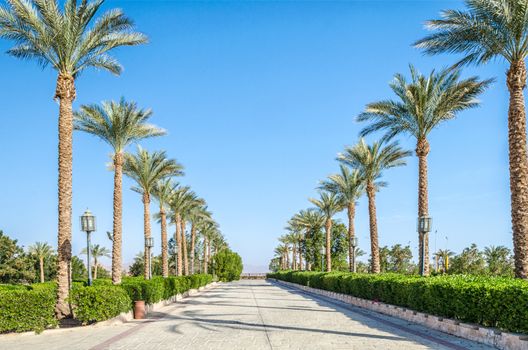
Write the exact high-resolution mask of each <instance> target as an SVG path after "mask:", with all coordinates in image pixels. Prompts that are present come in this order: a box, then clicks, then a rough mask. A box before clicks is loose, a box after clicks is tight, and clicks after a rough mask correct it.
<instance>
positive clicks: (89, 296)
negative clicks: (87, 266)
mask: <svg viewBox="0 0 528 350" xmlns="http://www.w3.org/2000/svg"><path fill="white" fill-rule="evenodd" d="M69 300H70V302H71V304H72V307H73V315H74V317H75V318H76V319H78V320H79V321H81V322H82V323H83V324H87V323H92V322H97V321H104V320H108V319H110V318H112V317H116V316H118V315H119V314H120V313H122V312H127V311H130V310H131V309H132V300H130V297H129V296H128V294H127V293H126V291H125V290H124V289H123V288H121V287H119V286H105V285H100V286H91V287H79V288H75V289H72V291H71V293H70V298H69Z"/></svg>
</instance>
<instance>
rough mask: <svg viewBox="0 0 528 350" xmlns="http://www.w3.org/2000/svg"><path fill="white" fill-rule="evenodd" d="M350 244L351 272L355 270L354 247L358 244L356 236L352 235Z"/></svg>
mask: <svg viewBox="0 0 528 350" xmlns="http://www.w3.org/2000/svg"><path fill="white" fill-rule="evenodd" d="M350 244H351V245H352V272H356V247H357V246H358V245H359V244H358V238H357V237H356V236H354V237H352V240H351V242H350Z"/></svg>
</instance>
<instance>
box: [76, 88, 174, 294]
mask: <svg viewBox="0 0 528 350" xmlns="http://www.w3.org/2000/svg"><path fill="white" fill-rule="evenodd" d="M151 116H152V112H151V111H150V110H145V109H139V108H138V107H137V104H136V103H135V102H126V101H125V99H124V98H121V100H120V101H119V102H115V101H105V102H102V103H101V105H96V104H92V105H83V106H81V108H80V110H79V111H78V112H76V113H75V114H74V128H75V129H76V130H80V131H84V132H87V133H89V134H92V135H94V136H97V137H98V138H99V139H101V140H103V141H104V142H106V143H107V144H108V145H110V147H112V151H113V154H112V160H113V170H114V203H113V204H114V218H113V234H112V241H113V244H112V282H113V283H114V284H119V283H121V270H122V232H123V231H122V230H123V224H122V220H123V219H122V218H123V212H122V208H123V189H122V187H123V185H122V183H123V162H124V152H125V150H126V148H127V147H128V146H129V145H130V144H131V143H133V142H137V141H139V140H142V139H146V138H149V137H153V136H161V135H164V134H165V131H164V130H162V129H160V128H158V127H156V126H154V125H150V124H147V121H148V119H149V118H150V117H151Z"/></svg>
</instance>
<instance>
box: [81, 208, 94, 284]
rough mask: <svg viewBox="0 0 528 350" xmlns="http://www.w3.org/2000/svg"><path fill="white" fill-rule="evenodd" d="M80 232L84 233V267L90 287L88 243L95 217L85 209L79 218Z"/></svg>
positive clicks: (90, 269) (89, 249)
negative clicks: (86, 269) (86, 268)
mask: <svg viewBox="0 0 528 350" xmlns="http://www.w3.org/2000/svg"><path fill="white" fill-rule="evenodd" d="M81 231H83V232H86V265H87V266H88V285H89V286H91V285H92V262H91V261H90V251H91V249H92V247H91V242H90V233H92V232H94V231H95V216H93V214H92V213H91V212H90V210H88V209H86V211H85V212H84V214H83V215H82V216H81Z"/></svg>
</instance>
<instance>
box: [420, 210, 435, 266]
mask: <svg viewBox="0 0 528 350" xmlns="http://www.w3.org/2000/svg"><path fill="white" fill-rule="evenodd" d="M432 226H433V219H432V218H431V217H429V216H420V217H419V218H418V233H420V235H421V236H422V261H421V264H420V275H422V276H424V275H425V264H426V261H425V240H426V237H427V233H428V232H431V228H432Z"/></svg>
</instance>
